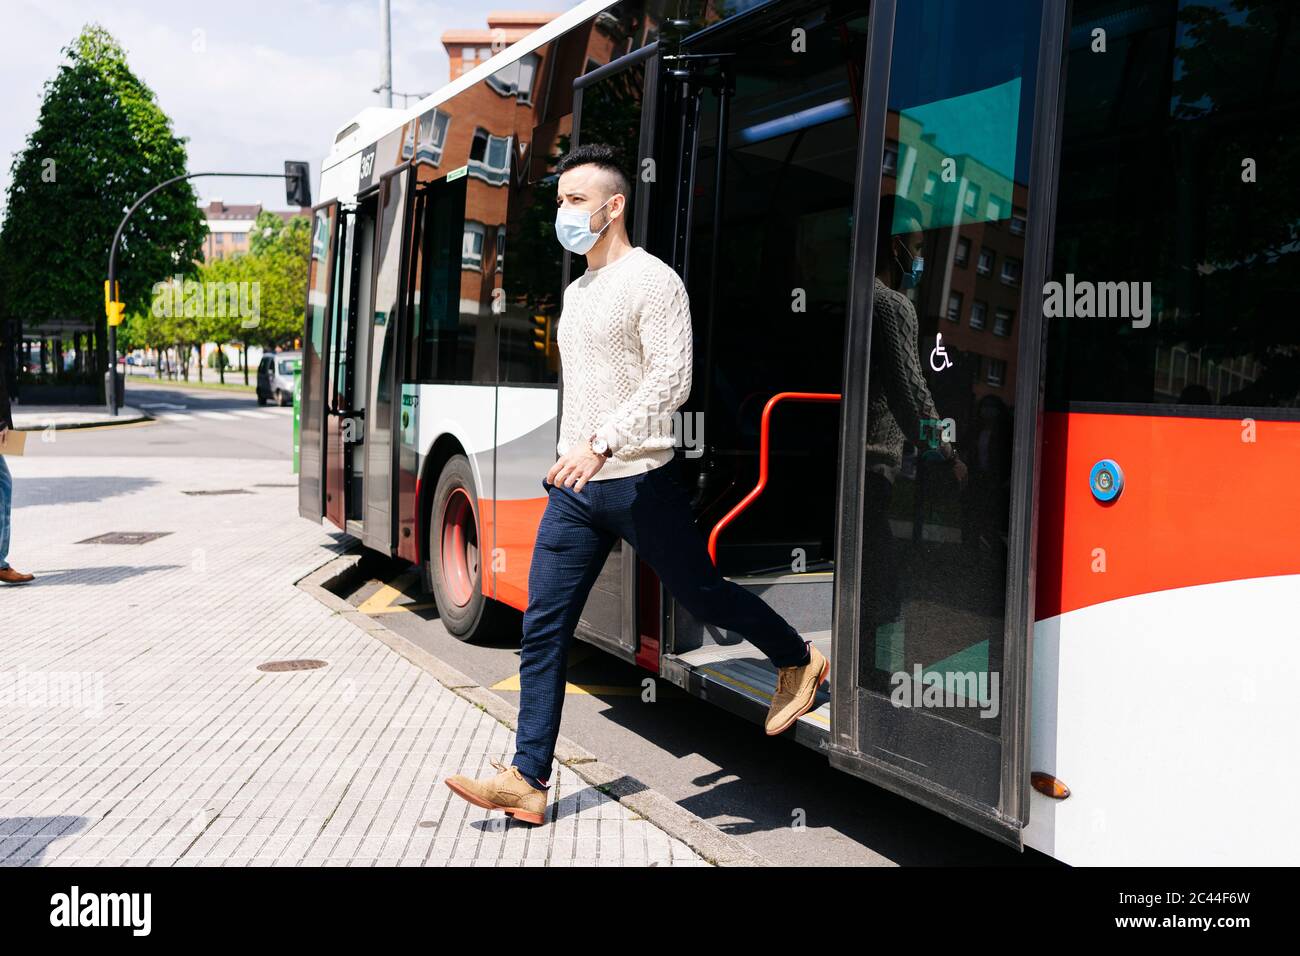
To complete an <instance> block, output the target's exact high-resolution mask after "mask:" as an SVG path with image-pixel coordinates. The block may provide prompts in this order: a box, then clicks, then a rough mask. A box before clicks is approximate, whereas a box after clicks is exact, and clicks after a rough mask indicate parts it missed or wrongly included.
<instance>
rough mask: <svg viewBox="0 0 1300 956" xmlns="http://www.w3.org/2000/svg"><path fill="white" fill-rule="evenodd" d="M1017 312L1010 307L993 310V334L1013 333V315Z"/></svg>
mask: <svg viewBox="0 0 1300 956" xmlns="http://www.w3.org/2000/svg"><path fill="white" fill-rule="evenodd" d="M1014 314H1015V313H1014V312H1012V311H1011V310H1010V309H994V310H993V334H994V335H1010V334H1011V317H1012V316H1013V315H1014Z"/></svg>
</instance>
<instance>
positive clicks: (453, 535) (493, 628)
mask: <svg viewBox="0 0 1300 956" xmlns="http://www.w3.org/2000/svg"><path fill="white" fill-rule="evenodd" d="M480 528H481V525H480V523H479V520H478V493H477V491H476V490H475V488H474V472H473V471H472V470H471V469H470V466H469V459H468V458H466V457H465V456H464V455H453V456H452V457H451V458H449V459H448V460H447V463H446V464H445V465H444V466H443V468H442V474H441V475H439V476H438V483H437V485H436V486H435V488H434V492H433V502H432V504H431V507H430V509H429V531H428V542H427V543H428V550H427V551H426V554H427V555H428V562H429V580H430V582H431V583H432V585H433V599H434V601H435V602H436V603H437V605H438V617H439V618H440V619H441V620H442V623H443V626H444V627H446V628H447V632H448V633H449V634H451V635H452V636H453V637H455V638H456V639H457V640H461V641H464V642H466V643H474V642H475V641H478V640H481V639H487V638H491V637H493V636H496V637H500V636H501V632H502V628H503V626H504V625H505V624H506V623H507V619H506V614H505V608H503V607H502V605H501V604H500V603H499V602H497V601H494V600H492V599H491V598H489V597H488V596H487V595H485V594H484V593H483V564H482V549H481V548H480V546H479V529H480Z"/></svg>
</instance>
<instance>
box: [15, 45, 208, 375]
mask: <svg viewBox="0 0 1300 956" xmlns="http://www.w3.org/2000/svg"><path fill="white" fill-rule="evenodd" d="M63 53H64V56H65V57H66V60H65V62H64V63H63V64H62V65H61V66H60V67H59V69H58V72H57V73H56V74H55V76H54V77H53V79H50V80H48V81H46V84H45V93H44V100H43V102H42V104H41V111H40V117H39V119H38V121H37V125H36V129H35V130H33V131H32V133H31V134H30V135H29V136H28V138H27V144H26V146H25V147H24V148H23V150H22V151H21V152H19V153H18V154H17V155H16V156H15V157H14V161H13V164H12V167H11V171H12V179H11V182H10V185H9V192H8V196H7V207H6V211H5V220H4V224H3V227H0V318H3V317H16V318H19V319H22V318H24V317H28V316H30V317H45V316H79V317H84V318H87V319H89V318H91V317H93V318H94V321H95V328H96V340H97V344H96V352H97V358H98V367H99V369H101V370H102V369H105V368H107V351H106V349H107V336H106V334H105V333H106V328H105V319H104V293H103V287H104V276H105V273H106V270H107V265H108V249H109V245H110V243H111V242H112V238H113V233H114V231H115V230H116V228H117V225H118V223H119V222H120V221H121V218H122V215H123V214H124V213H125V211H126V210H127V208H128V207H130V205H131V204H132V203H133V202H135V200H136V199H137V198H139V196H140V195H141V194H143V193H144V192H147V191H148V190H149V189H151V188H152V187H154V186H156V185H157V184H158V183H160V182H162V181H164V180H166V179H169V178H171V177H173V176H178V175H181V174H183V173H184V172H185V171H186V151H185V139H184V138H182V137H178V136H176V135H175V134H174V133H173V132H172V124H171V120H170V119H168V117H167V115H166V114H165V113H164V112H163V111H162V109H161V108H160V107H159V106H158V102H157V100H156V98H155V96H154V93H153V91H152V90H150V89H149V87H147V86H146V85H145V84H144V83H143V82H141V81H140V79H139V78H138V77H136V76H135V74H134V73H132V72H131V69H130V67H129V66H128V65H127V61H126V53H125V52H124V51H123V49H122V47H121V46H120V45H119V44H118V43H117V41H116V40H114V39H113V37H112V36H111V35H110V34H109V33H108V32H107V31H106V30H105V29H104V28H103V27H100V26H98V25H96V24H91V25H89V26H87V27H85V28H84V29H83V30H82V32H81V34H80V36H78V37H77V38H76V39H75V40H74V41H73V42H72V43H71V44H70V45H68V46H67V47H65V48H64V50H63ZM204 235H205V228H204V225H203V216H202V213H201V211H200V210H199V208H198V206H197V205H196V202H195V195H194V191H193V189H192V188H191V187H190V185H189V183H188V182H181V183H177V184H175V185H173V186H169V187H168V188H167V189H164V190H162V191H161V192H159V193H158V194H157V195H155V196H153V197H152V198H151V199H150V200H149V201H148V202H147V203H145V204H144V205H143V206H142V207H141V208H140V209H138V210H137V211H136V213H135V215H133V216H132V217H131V221H130V223H129V224H128V225H127V228H126V230H125V232H124V233H123V236H122V241H121V245H120V247H119V250H118V277H119V280H120V283H121V292H122V298H123V300H124V301H125V302H126V303H127V312H128V314H132V313H134V314H140V313H144V312H146V311H147V310H148V309H149V305H150V302H151V299H152V286H153V284H154V282H155V281H158V280H160V279H165V278H166V277H168V276H170V275H172V274H173V273H177V272H179V273H181V274H184V275H193V274H194V271H195V267H194V260H195V259H197V258H198V256H199V254H200V251H201V247H202V242H203V238H204Z"/></svg>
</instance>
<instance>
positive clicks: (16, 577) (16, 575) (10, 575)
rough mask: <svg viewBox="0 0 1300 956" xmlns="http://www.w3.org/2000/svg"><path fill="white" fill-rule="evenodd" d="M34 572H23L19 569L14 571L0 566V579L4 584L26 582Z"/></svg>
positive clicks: (32, 576)
mask: <svg viewBox="0 0 1300 956" xmlns="http://www.w3.org/2000/svg"><path fill="white" fill-rule="evenodd" d="M34 577H36V575H34V574H23V573H22V572H21V571H15V570H14V569H13V568H0V581H3V582H4V583H5V584H26V583H27V582H28V581H30V580H32V578H34Z"/></svg>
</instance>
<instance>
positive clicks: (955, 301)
mask: <svg viewBox="0 0 1300 956" xmlns="http://www.w3.org/2000/svg"><path fill="white" fill-rule="evenodd" d="M948 321H949V322H960V321H961V293H960V292H949V293H948Z"/></svg>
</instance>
